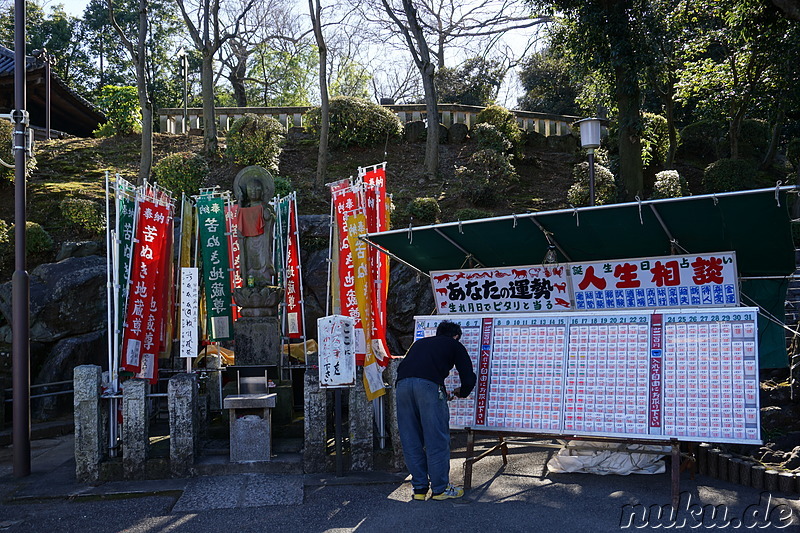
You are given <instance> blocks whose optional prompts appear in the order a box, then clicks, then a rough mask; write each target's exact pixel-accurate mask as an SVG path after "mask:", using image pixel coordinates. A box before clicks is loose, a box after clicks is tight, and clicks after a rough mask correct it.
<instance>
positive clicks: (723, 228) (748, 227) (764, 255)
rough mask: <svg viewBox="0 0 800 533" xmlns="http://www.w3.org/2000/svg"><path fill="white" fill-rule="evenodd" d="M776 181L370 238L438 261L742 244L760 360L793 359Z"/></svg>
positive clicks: (784, 210)
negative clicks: (760, 185)
mask: <svg viewBox="0 0 800 533" xmlns="http://www.w3.org/2000/svg"><path fill="white" fill-rule="evenodd" d="M796 192H797V188H796V187H777V188H772V189H759V190H753V191H738V192H732V193H719V194H714V195H703V196H690V197H685V198H668V199H663V200H646V201H641V202H631V203H625V204H613V205H607V206H595V207H584V208H575V209H562V210H557V211H544V212H539V213H526V214H522V215H510V216H502V217H494V218H488V219H479V220H470V221H465V222H453V223H447V224H436V225H433V226H422V227H417V228H408V229H400V230H392V231H385V232H381V233H371V234H367V235H363V236H362V239H364V240H365V241H367V242H368V243H370V244H371V245H373V246H376V247H378V248H380V249H381V250H382V251H384V252H385V253H387V254H389V255H390V256H392V257H394V258H395V259H398V260H400V261H401V262H403V263H406V264H408V265H410V266H411V267H413V268H415V269H417V270H419V271H420V272H422V273H424V274H427V273H428V272H430V271H432V270H455V269H459V268H481V267H486V268H489V267H509V266H518V265H531V264H541V263H542V262H543V259H544V256H545V254H546V253H547V252H548V250H550V249H552V248H554V249H555V251H556V252H557V255H558V260H559V261H560V262H573V261H595V260H603V259H608V260H613V259H626V258H637V257H655V256H664V255H673V254H701V253H711V252H726V251H735V252H736V262H737V266H738V269H739V277H740V281H741V303H742V305H745V306H758V307H759V308H760V309H761V313H760V315H759V339H760V362H761V367H762V368H781V367H786V366H787V365H788V360H787V357H786V340H785V330H784V327H783V322H784V319H785V307H784V306H785V300H786V290H787V287H788V283H789V279H790V278H791V276H792V275H793V274H794V271H795V254H794V245H793V243H792V234H791V218H790V216H789V205H788V204H789V201H790V198H789V195H792V198H791V200H792V201H793V200H794V198H793V196H794V194H796Z"/></svg>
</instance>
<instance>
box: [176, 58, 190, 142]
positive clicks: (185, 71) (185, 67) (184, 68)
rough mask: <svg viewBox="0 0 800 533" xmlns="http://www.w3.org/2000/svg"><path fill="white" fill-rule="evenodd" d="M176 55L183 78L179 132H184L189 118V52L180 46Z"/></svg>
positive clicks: (186, 129)
mask: <svg viewBox="0 0 800 533" xmlns="http://www.w3.org/2000/svg"><path fill="white" fill-rule="evenodd" d="M178 57H179V58H180V62H181V77H182V78H183V124H182V125H181V133H186V132H187V131H189V128H188V127H187V126H186V121H187V120H189V54H187V53H186V49H185V48H184V47H183V46H181V48H180V50H178Z"/></svg>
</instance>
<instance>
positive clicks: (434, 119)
mask: <svg viewBox="0 0 800 533" xmlns="http://www.w3.org/2000/svg"><path fill="white" fill-rule="evenodd" d="M434 71H435V69H434V68H433V65H432V64H430V63H429V64H428V65H427V66H426V67H425V68H424V69H420V74H421V75H422V87H423V89H424V90H425V113H426V115H427V124H428V128H427V132H426V141H425V171H426V172H427V174H428V175H429V176H431V177H435V176H436V174H437V173H438V172H439V106H438V105H437V102H436V85H435V83H434V82H433V74H434Z"/></svg>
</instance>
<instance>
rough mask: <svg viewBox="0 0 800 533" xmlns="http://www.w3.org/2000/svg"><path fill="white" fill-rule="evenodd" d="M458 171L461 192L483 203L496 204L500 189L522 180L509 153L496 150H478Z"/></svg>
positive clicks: (485, 204) (488, 205)
mask: <svg viewBox="0 0 800 533" xmlns="http://www.w3.org/2000/svg"><path fill="white" fill-rule="evenodd" d="M455 175H456V180H457V182H456V183H457V188H458V189H459V190H460V193H461V194H463V195H464V196H465V197H466V198H467V199H468V200H469V201H470V202H472V204H473V205H475V206H479V207H480V206H482V207H492V206H494V205H496V204H497V201H498V200H499V198H500V193H502V192H503V191H505V190H506V189H507V188H508V187H510V186H511V185H513V184H515V183H517V182H518V181H519V176H517V171H516V170H515V169H514V165H512V164H511V160H510V159H509V157H508V156H507V155H505V154H501V153H500V152H498V151H496V150H479V151H477V152H475V153H474V154H472V156H471V157H470V158H469V161H467V164H466V166H463V167H458V168H456V171H455Z"/></svg>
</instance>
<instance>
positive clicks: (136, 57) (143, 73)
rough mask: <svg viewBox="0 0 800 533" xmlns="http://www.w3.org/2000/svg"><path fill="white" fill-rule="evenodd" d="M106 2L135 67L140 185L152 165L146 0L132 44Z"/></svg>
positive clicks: (110, 3) (145, 0) (140, 7)
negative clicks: (138, 114) (140, 119)
mask: <svg viewBox="0 0 800 533" xmlns="http://www.w3.org/2000/svg"><path fill="white" fill-rule="evenodd" d="M106 1H107V3H108V16H109V18H110V19H111V25H112V26H113V27H114V31H116V32H117V34H118V35H119V38H120V40H121V41H122V44H123V45H124V46H125V49H126V50H127V51H128V54H130V56H131V61H133V65H134V68H135V69H136V91H137V93H138V95H139V106H140V107H141V109H142V155H141V159H140V162H139V178H138V184H139V185H141V184H142V183H144V181H145V180H147V178H148V177H150V168H151V167H152V166H153V102H152V101H151V100H150V94H149V91H148V89H147V88H148V87H149V83H148V78H147V77H148V70H147V68H146V65H147V57H146V56H147V35H148V23H147V8H148V3H147V0H139V34H138V36H137V39H136V44H134V43H133V42H132V41H131V40H130V39H129V38H128V36H127V35H126V34H125V32H124V31H123V30H122V28H121V27H120V25H119V24H118V23H117V19H116V18H115V16H114V6H113V0H106Z"/></svg>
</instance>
